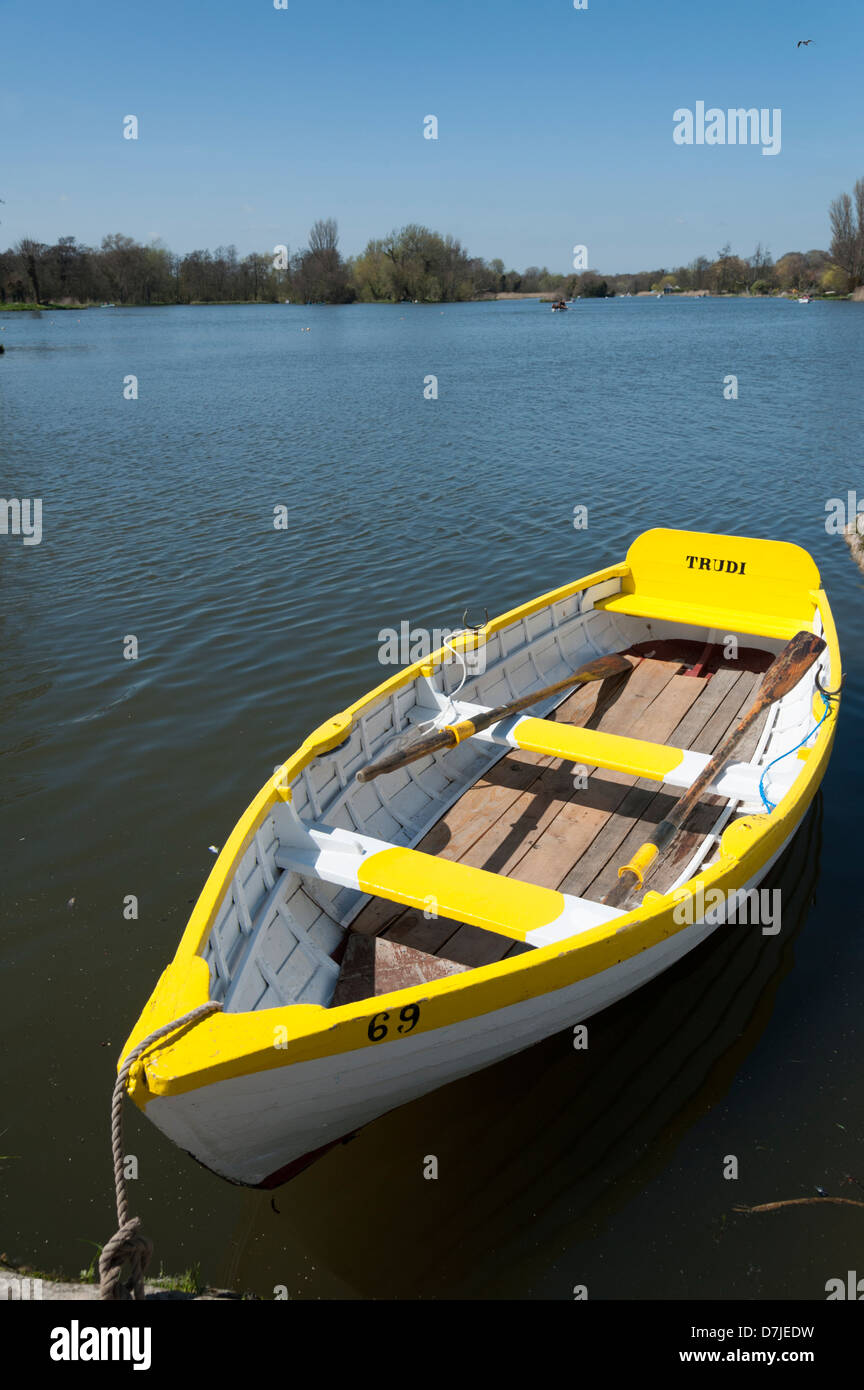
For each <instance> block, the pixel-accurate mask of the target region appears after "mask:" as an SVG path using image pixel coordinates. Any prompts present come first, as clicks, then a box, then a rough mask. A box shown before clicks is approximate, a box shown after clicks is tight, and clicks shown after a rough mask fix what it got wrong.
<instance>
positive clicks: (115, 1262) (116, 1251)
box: [99, 1000, 222, 1300]
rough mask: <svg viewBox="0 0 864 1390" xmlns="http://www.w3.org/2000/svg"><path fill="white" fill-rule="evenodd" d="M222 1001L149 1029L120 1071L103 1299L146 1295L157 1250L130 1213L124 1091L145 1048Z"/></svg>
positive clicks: (113, 1109)
mask: <svg viewBox="0 0 864 1390" xmlns="http://www.w3.org/2000/svg"><path fill="white" fill-rule="evenodd" d="M221 1008H222V1005H221V1004H219V1003H216V1002H215V1001H213V1000H209V1001H208V1002H207V1003H206V1004H199V1005H198V1007H197V1009H192V1010H191V1011H190V1012H189V1013H188V1014H183V1016H182V1018H175V1019H174V1020H173V1021H172V1022H171V1023H166V1024H165V1025H164V1027H162V1028H157V1029H156V1031H155V1032H153V1033H148V1035H147V1037H146V1038H145V1039H144V1041H143V1042H140V1043H138V1046H137V1047H133V1049H132V1051H131V1052H130V1053H129V1056H128V1057H127V1058H126V1060H125V1062H124V1063H123V1066H122V1067H121V1068H120V1071H119V1072H118V1074H117V1080H116V1082H115V1084H114V1092H113V1094H112V1097H111V1153H112V1156H113V1159H114V1193H115V1196H116V1199H117V1231H116V1232H115V1234H114V1235H113V1236H112V1237H111V1239H110V1240H109V1241H108V1242H107V1244H105V1245H104V1246H103V1247H102V1253H101V1254H100V1256H99V1297H100V1299H118V1300H119V1299H137V1300H140V1299H143V1297H144V1272H145V1270H146V1269H147V1266H148V1264H149V1263H150V1256H151V1255H152V1253H153V1242H152V1241H151V1240H148V1239H147V1237H146V1236H145V1235H142V1233H141V1229H140V1228H141V1218H140V1217H138V1216H133V1217H131V1218H130V1216H129V1194H128V1192H127V1190H126V1174H125V1172H124V1163H125V1154H124V1153H123V1095H124V1092H125V1090H126V1082H127V1081H128V1079H129V1073H130V1071H131V1070H132V1067H133V1066H134V1065H135V1063H136V1062H137V1061H138V1058H139V1057H140V1056H141V1054H142V1052H145V1051H146V1050H147V1048H148V1047H151V1046H152V1044H153V1043H154V1042H158V1041H159V1039H160V1038H164V1037H166V1036H167V1034H168V1033H173V1032H175V1031H176V1030H177V1029H178V1028H183V1027H185V1025H186V1024H187V1023H198V1022H199V1021H200V1020H201V1019H202V1018H207V1017H209V1015H210V1014H215V1013H217V1012H218V1011H219V1010H220V1009H221ZM127 1261H128V1262H129V1264H130V1265H131V1273H130V1275H129V1277H128V1279H125V1280H121V1278H120V1274H121V1271H122V1268H123V1265H124V1263H126V1262H127Z"/></svg>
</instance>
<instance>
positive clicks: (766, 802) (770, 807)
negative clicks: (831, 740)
mask: <svg viewBox="0 0 864 1390" xmlns="http://www.w3.org/2000/svg"><path fill="white" fill-rule="evenodd" d="M816 689H817V690H818V691H819V694H820V695H821V696H822V703H823V704H824V706H825V709H824V710H823V712H822V718H821V719H820V720H819V722H818V723H817V724H814V725H813V728H812V729H811V730H810V732H809V734H807V735H805V737H804V738H802V740H801V742H800V743H796V744H795V747H794V748H788V749H787V750H786V752H785V753H781V754H780V756H779V758H775V759H774V762H773V763H769V764H768V766H767V767H766V768H765V769H764V771H763V773H762V776H761V777H760V778H759V795H760V796H761V798H762V805H763V806H764V807H765V810H766V811H767V812H768V813H769V815H770V813H771V812H772V811H774V810H776V809H777V803H776V802H775V801H772V800H771V799H770V797H769V796H768V795H767V794H766V791H765V778H766V777H767V776H768V773H769V772H770V771H771V769H772V767H774V766H775V764H776V763H782V761H783V759H784V758H789V757H791V756H792V754H793V753H797V752H798V749H799V748H803V747H804V744H805V743H809V742H810V740H811V738H812V737H813V735H814V734H815V733H816V730H817V729H821V728H822V725H823V724H824V723H825V720H826V719H827V718H828V715H829V714H830V713H831V701H832V700H836V699H837V698H838V697H839V694H840V692H839V690H837V691H833V690H823V689H822V687H821V685H819V683H818V682H817V684H816Z"/></svg>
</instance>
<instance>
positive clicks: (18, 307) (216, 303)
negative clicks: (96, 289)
mask: <svg viewBox="0 0 864 1390" xmlns="http://www.w3.org/2000/svg"><path fill="white" fill-rule="evenodd" d="M560 298H561V295H558V294H555V293H553V292H551V291H549V290H543V291H542V292H541V291H537V292H534V293H530V294H522V293H521V292H513V291H506V292H502V293H501V294H495V295H481V296H479V297H478V298H477V299H443V300H437V299H424V300H419V301H418V300H414V301H410V300H407V299H406V300H401V301H400V300H395V299H376V300H361V299H355V300H353V301H352V302H351V303H350V304H300V303H297V304H284V303H282V302H281V301H280V300H276V299H201V300H190V301H188V302H183V303H177V302H176V301H174V300H172V301H166V302H165V303H158V304H136V303H133V302H130V303H129V304H112V305H110V306H103V305H101V304H32V303H27V304H2V303H0V314H23V313H30V314H50V313H55V312H58V313H61V312H62V313H69V312H73V313H79V314H81V313H84V312H85V311H88V312H89V311H90V310H93V309H102V308H103V307H110V308H112V309H231V308H237V309H244V308H245V309H249V308H272V309H351V308H356V307H357V306H358V305H359V306H361V307H370V306H375V307H378V308H388V309H399V308H404V307H405V306H406V305H411V307H412V308H413V307H414V305H417V307H420V306H423V307H440V306H441V305H442V304H496V303H507V302H514V301H523V300H532V299H533V300H536V301H537V303H539V304H554V303H556V302H557V300H559V299H560ZM808 298H809V299H810V300H811V302H813V303H816V302H818V303H821V304H853V303H858V304H860V303H864V287H860V288H859V289H857V290H854V291H853V292H852V293H851V294H826V295H823V294H811V295H808ZM591 299H710V300H719V299H753V300H764V301H767V302H769V303H770V302H772V301H774V300H785V301H788V302H790V303H794V302H796V301H797V299H798V296H797V295H795V294H791V293H786V292H783V293H781V294H711V293H710V292H709V291H708V290H676V291H675V292H674V293H672V294H663V293H662V292H661V291H659V290H637V292H636V293H635V294H629V295H628V294H609V295H577V296H576V299H574V300H572V301H570V302H572V303H581V302H587V301H588V300H591Z"/></svg>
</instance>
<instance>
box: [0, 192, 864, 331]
mask: <svg viewBox="0 0 864 1390" xmlns="http://www.w3.org/2000/svg"><path fill="white" fill-rule="evenodd" d="M830 211H831V227H832V232H833V239H832V243H831V251H830V252H828V251H818V250H817V251H806V252H800V251H790V252H787V253H786V255H784V256H781V257H780V259H779V260H778V261H777V262H776V263H775V262H774V261H773V260H772V257H771V256H770V254H769V253H768V251H767V250H765V249H764V248H763V247H762V246H761V245H759V246H757V247H756V250H755V251H754V252H753V255H752V256H750V257H749V258H748V257H742V256H736V255H733V253H732V249H731V247H730V246H728V245H727V246H724V247H723V248H722V249H721V250H720V251H719V252H718V253H717V256H716V257H715V258H714V259H713V260H710V259H709V258H708V257H706V256H697V258H696V259H695V260H694V261H691V263H690V264H689V265H686V266H683V265H682V266H678V267H677V268H674V269H671V270H670V269H667V268H666V267H665V266H661V267H659V268H658V269H656V270H645V271H639V272H638V273H637V274H623V275H606V276H602V277H601V276H600V275H599V274H598V273H597V272H596V271H592V270H583V271H581V272H579V273H572V274H567V273H563V274H562V273H561V272H555V271H550V270H548V269H547V268H546V267H545V266H543V267H542V268H541V267H539V266H529V267H528V269H527V270H524V271H517V270H507V269H506V268H505V265H504V262H503V261H501V260H492V261H484V260H483V259H482V258H480V257H477V256H469V255H468V252H467V251H466V250H465V249H464V247H463V246H462V245H461V244H460V242H459V241H457V240H456V239H455V238H453V237H451V236H442V235H441V234H440V233H438V232H434V231H430V229H429V228H428V227H419V226H416V225H414V224H411V225H409V226H407V227H402V228H401V229H399V230H398V231H394V232H392V233H391V234H390V236H388V237H384V238H382V239H380V240H379V239H376V240H373V241H370V242H369V244H368V245H367V247H366V249H365V251H363V253H362V254H361V255H359V256H355V257H351V258H345V257H343V256H342V254H341V252H340V251H339V234H338V228H337V225H336V223H335V221H333V219H332V218H328V219H326V220H324V221H319V222H316V223H315V225H314V227H313V228H312V230H311V232H310V234H309V244H308V246H306V247H304V248H303V249H302V250H300V251H296V252H295V253H294V254H293V255H291V254H289V251H288V248H287V247H274V248H273V250H272V251H269V252H262V253H260V254H259V253H256V252H253V253H252V254H251V255H249V256H243V257H242V258H241V257H240V256H238V254H237V250H236V247H234V246H218V247H217V248H216V250H215V251H190V252H189V253H188V255H185V256H178V255H175V253H174V252H173V251H169V250H168V249H167V247H165V246H163V245H162V244H161V243H160V242H154V243H152V244H151V245H149V246H142V245H141V244H140V243H139V242H137V241H134V240H133V239H132V237H127V236H123V235H122V234H121V233H115V234H114V235H112V236H106V237H105V238H104V239H103V241H102V244H101V246H99V247H98V248H97V247H92V246H83V245H81V244H79V243H78V242H77V241H76V240H75V238H74V237H70V236H67V237H61V238H60V240H59V241H58V242H57V243H56V244H55V245H53V246H47V245H43V244H42V243H40V242H37V241H34V240H32V239H30V238H25V239H23V240H22V241H19V242H18V243H17V245H16V246H14V247H12V248H10V249H9V250H8V251H4V252H0V300H2V302H4V303H12V304H14V303H18V304H26V303H37V304H64V303H65V304H93V303H97V304H98V303H104V302H105V301H110V302H112V303H114V304H208V303H210V304H215V303H249V302H252V303H268V302H269V303H278V302H281V301H283V300H286V299H288V300H291V301H292V302H293V303H303V304H349V303H351V302H353V301H355V300H359V301H361V302H365V303H375V302H385V303H401V302H402V301H404V300H411V301H413V300H420V301H422V302H424V303H445V302H448V301H454V300H469V299H482V298H484V297H488V296H494V295H496V294H502V293H511V294H512V293H517V294H518V293H522V294H537V293H541V294H555V295H562V296H566V297H567V298H572V297H573V296H575V295H585V296H600V297H603V296H606V295H610V294H627V293H629V294H638V293H639V292H640V291H644V290H658V291H659V290H662V289H664V288H666V287H667V286H668V287H670V288H673V289H675V288H677V289H681V290H708V291H709V292H710V293H712V294H741V293H751V294H771V293H777V292H781V291H798V292H810V293H818V292H820V291H821V292H822V293H825V292H832V293H834V294H846V293H848V292H849V291H850V290H852V289H854V288H855V287H856V286H857V285H860V284H861V283H862V281H864V180H860V179H859V181H858V183H857V184H856V185H855V200H854V202H853V201H852V199H850V198H849V197H848V195H846V194H844V195H842V197H841V198H838V199H836V200H835V201H834V203H832V205H831V210H830Z"/></svg>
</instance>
